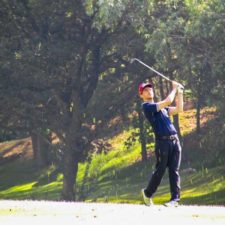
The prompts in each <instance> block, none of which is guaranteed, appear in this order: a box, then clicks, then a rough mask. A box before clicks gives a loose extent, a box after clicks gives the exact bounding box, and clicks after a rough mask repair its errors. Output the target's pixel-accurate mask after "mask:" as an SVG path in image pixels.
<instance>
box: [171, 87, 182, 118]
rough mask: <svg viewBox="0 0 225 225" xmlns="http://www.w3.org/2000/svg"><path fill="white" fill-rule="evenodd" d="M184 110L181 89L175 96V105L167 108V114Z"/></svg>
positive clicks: (174, 113)
mask: <svg viewBox="0 0 225 225" xmlns="http://www.w3.org/2000/svg"><path fill="white" fill-rule="evenodd" d="M183 110H184V100H183V91H182V90H180V91H178V94H177V97H176V107H170V108H169V115H170V116H173V115H176V114H178V113H180V112H183Z"/></svg>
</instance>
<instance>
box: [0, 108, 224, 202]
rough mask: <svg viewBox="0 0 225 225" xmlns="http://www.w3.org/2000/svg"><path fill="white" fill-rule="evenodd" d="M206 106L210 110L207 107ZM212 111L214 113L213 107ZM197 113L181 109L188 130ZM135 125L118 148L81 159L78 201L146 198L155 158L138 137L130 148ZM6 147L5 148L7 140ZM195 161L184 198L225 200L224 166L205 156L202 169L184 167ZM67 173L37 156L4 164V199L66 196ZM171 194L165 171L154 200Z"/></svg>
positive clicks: (0, 182) (0, 185) (0, 194)
mask: <svg viewBox="0 0 225 225" xmlns="http://www.w3.org/2000/svg"><path fill="white" fill-rule="evenodd" d="M205 111H206V113H207V109H205ZM208 111H209V112H210V115H211V114H212V109H209V110H208ZM193 116H194V111H193V110H190V111H188V112H186V113H184V114H182V115H181V120H182V126H183V127H187V129H186V131H185V132H187V134H190V132H193V129H194V128H193V127H188V126H187V125H186V123H187V124H188V123H189V124H190V123H191V122H190V121H189V120H190V119H192V120H193ZM131 131H132V128H130V129H127V130H124V131H123V132H122V133H120V134H119V135H117V136H115V137H113V138H112V139H111V140H110V143H111V144H112V146H113V148H112V150H111V151H109V152H108V153H102V154H95V155H93V156H92V159H91V160H90V161H89V162H86V163H82V164H79V171H78V175H77V185H76V197H77V200H78V201H87V202H118V203H135V204H141V203H142V199H141V195H140V191H141V188H143V187H145V186H146V185H147V182H148V179H149V178H150V176H151V173H152V171H153V170H154V166H155V159H154V156H151V157H150V158H149V159H148V161H146V162H142V161H141V147H140V144H139V143H137V142H136V143H134V145H133V146H132V147H131V148H130V149H126V148H124V141H125V140H126V139H127V137H128V136H129V134H130V133H131ZM6 144H7V148H9V147H10V148H11V147H13V146H14V145H15V146H16V142H15V141H14V142H13V143H10V142H7V143H6ZM149 146H150V147H149V149H148V151H149V152H153V149H154V144H153V143H152V144H150V145H149ZM0 147H1V149H0V154H1V153H2V152H3V151H4V143H3V144H1V146H0ZM17 147H18V146H17ZM26 147H27V146H26ZM29 148H30V149H26V151H31V146H30V147H29ZM20 150H21V151H22V149H20ZM149 155H152V154H149ZM197 160H199V159H196V161H197ZM189 166H190V165H187V164H186V163H185V162H182V166H181V179H182V192H181V195H182V200H181V204H198V205H225V178H224V176H225V168H224V166H222V165H218V166H216V167H210V168H207V167H206V166H204V165H201V162H200V161H199V166H198V168H196V172H185V170H184V169H186V168H187V167H189ZM62 177H63V176H62V173H61V172H60V171H59V170H58V169H57V167H56V166H54V165H52V166H50V167H49V168H47V169H42V170H40V169H37V168H36V167H35V166H34V163H33V161H32V159H31V158H23V157H21V158H20V159H18V160H15V161H12V162H9V163H7V164H4V165H1V166H0V199H35V200H43V199H46V200H60V199H61V190H62ZM169 198H170V191H169V180H168V175H167V174H165V176H164V178H163V180H162V183H161V185H160V186H159V188H158V190H157V193H156V194H155V196H154V202H155V203H156V204H162V203H164V202H166V201H168V200H169Z"/></svg>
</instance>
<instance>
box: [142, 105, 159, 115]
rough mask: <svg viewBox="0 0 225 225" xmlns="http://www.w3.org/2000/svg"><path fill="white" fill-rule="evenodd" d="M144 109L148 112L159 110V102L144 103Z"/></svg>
mask: <svg viewBox="0 0 225 225" xmlns="http://www.w3.org/2000/svg"><path fill="white" fill-rule="evenodd" d="M143 109H144V111H145V112H146V113H155V112H158V107H157V103H148V102H145V103H144V104H143Z"/></svg>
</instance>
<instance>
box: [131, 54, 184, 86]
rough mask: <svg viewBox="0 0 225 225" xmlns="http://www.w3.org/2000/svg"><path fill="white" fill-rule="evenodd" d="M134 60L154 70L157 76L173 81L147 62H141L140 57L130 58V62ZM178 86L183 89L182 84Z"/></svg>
mask: <svg viewBox="0 0 225 225" xmlns="http://www.w3.org/2000/svg"><path fill="white" fill-rule="evenodd" d="M134 61H137V62H139V63H140V64H142V65H143V66H145V67H147V68H148V69H150V70H152V71H153V72H155V73H156V74H158V75H159V76H161V77H162V78H164V79H166V80H168V81H170V82H173V81H172V80H171V79H169V78H168V77H166V76H165V75H163V74H162V73H160V72H158V71H157V70H155V69H153V68H152V67H150V66H148V65H147V64H145V63H144V62H142V61H141V60H140V59H137V58H132V59H131V60H130V63H133V62H134ZM180 88H181V89H183V88H184V87H183V85H180Z"/></svg>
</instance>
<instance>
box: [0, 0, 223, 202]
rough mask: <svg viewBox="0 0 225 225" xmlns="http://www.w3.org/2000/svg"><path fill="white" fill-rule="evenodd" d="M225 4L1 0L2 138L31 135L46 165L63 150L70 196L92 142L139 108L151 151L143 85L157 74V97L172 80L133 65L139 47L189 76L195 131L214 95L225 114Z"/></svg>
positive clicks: (151, 60) (153, 61)
mask: <svg viewBox="0 0 225 225" xmlns="http://www.w3.org/2000/svg"><path fill="white" fill-rule="evenodd" d="M224 12H225V3H224V1H223V0H212V1H207V2H203V1H191V0H186V1H179V0H176V1H154V0H148V1H130V0H124V1H109V0H108V1H107V0H103V1H100V0H86V1H79V0H76V1H65V0H57V1H51V0H47V1H46V0H41V1H30V0H2V1H1V3H0V14H1V20H0V44H1V51H0V65H1V66H0V97H1V101H0V104H1V107H0V126H1V129H0V132H1V133H0V135H1V136H0V137H1V140H9V139H13V138H21V137H25V136H31V138H32V143H33V149H34V157H35V159H36V161H37V162H38V164H39V166H46V165H48V164H49V163H51V162H52V159H53V155H54V157H55V158H58V159H59V161H60V166H61V168H62V170H63V175H64V179H63V191H62V198H63V199H64V200H69V201H70V200H75V199H76V196H75V192H74V188H75V187H76V174H77V171H78V166H79V163H80V162H82V161H84V160H86V159H87V157H88V156H89V152H90V151H91V142H92V141H93V140H96V139H98V138H102V137H104V134H107V132H108V133H110V132H111V135H113V132H117V131H118V130H119V129H120V128H121V126H123V124H125V123H126V121H128V115H130V114H132V113H133V112H134V111H137V114H135V115H136V116H134V117H133V118H134V119H135V118H137V123H136V124H137V126H138V128H139V133H138V135H139V138H140V140H141V143H142V159H143V160H145V159H146V157H147V156H146V135H145V134H146V129H145V125H144V122H143V118H142V114H141V113H140V104H141V103H140V102H139V99H138V97H137V87H138V84H139V82H142V81H144V80H146V79H151V80H152V82H153V83H154V85H155V89H156V96H158V98H159V99H160V98H164V97H165V96H166V94H167V93H168V91H169V90H170V85H169V84H168V83H166V82H164V81H163V80H162V79H160V78H157V77H155V76H154V74H153V73H151V72H150V71H148V70H146V69H145V68H142V67H141V66H139V65H137V64H135V65H130V63H129V61H130V58H132V57H137V58H140V59H142V60H143V61H144V62H146V63H148V64H150V65H151V66H153V67H154V68H156V69H157V70H159V71H161V72H162V73H164V74H165V75H167V76H169V77H170V78H171V79H175V80H178V81H179V82H181V83H183V84H184V85H185V88H186V90H187V94H186V95H187V96H190V98H191V100H192V102H194V104H195V107H196V111H197V113H196V117H197V124H196V125H197V129H198V132H200V131H201V127H200V115H201V108H202V107H203V106H205V105H216V106H217V107H218V109H219V112H220V116H221V118H223V121H224V118H225V117H224V114H223V112H224V108H225V106H224V102H223V99H224V97H225V91H224V89H225V88H224V87H225V77H224V72H225V71H224V68H225V65H224V64H225V62H224V56H225V45H224V43H225V31H224V25H225V13H224ZM117 116H119V117H120V118H122V120H120V122H118V123H117V126H114V127H110V125H109V121H110V120H111V119H112V118H116V117H117ZM175 121H176V125H177V127H178V128H179V119H178V118H175ZM129 122H130V120H129ZM112 129H113V131H112ZM109 130H110V132H109ZM53 134H54V137H57V139H58V140H59V141H58V144H57V145H55V144H53ZM131 140H132V139H131Z"/></svg>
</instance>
